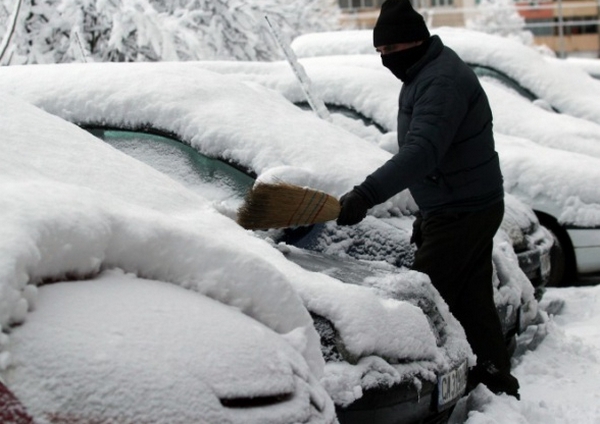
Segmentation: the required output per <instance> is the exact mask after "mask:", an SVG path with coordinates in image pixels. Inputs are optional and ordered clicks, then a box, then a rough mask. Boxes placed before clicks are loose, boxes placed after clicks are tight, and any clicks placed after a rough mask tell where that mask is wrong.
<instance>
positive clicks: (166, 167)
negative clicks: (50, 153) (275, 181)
mask: <svg viewBox="0 0 600 424" xmlns="http://www.w3.org/2000/svg"><path fill="white" fill-rule="evenodd" d="M88 131H90V132H91V133H92V134H94V135H95V136H97V137H99V138H100V139H102V140H104V141H105V142H107V143H108V144H110V145H112V146H113V147H115V148H117V149H118V150H120V151H122V152H124V153H126V154H128V155H129V156H132V157H134V158H136V159H138V160H140V161H142V162H144V163H146V164H148V165H150V166H152V167H153V168H155V169H157V170H158V171H160V172H162V173H164V174H167V175H169V176H170V177H171V178H173V179H175V180H177V181H179V182H181V183H182V184H184V185H185V186H186V187H188V188H190V189H192V190H193V191H196V192H199V193H200V194H202V195H204V196H205V197H207V198H209V199H210V200H217V201H219V200H225V199H229V198H234V199H239V200H241V199H243V198H244V196H246V194H247V193H248V191H249V190H250V188H251V187H252V185H253V184H254V178H252V177H251V176H249V175H247V174H245V173H244V172H242V171H240V170H239V169H237V168H235V167H234V166H232V165H230V164H228V163H226V162H224V161H222V160H219V159H214V158H210V157H208V156H205V155H203V154H201V153H200V152H198V151H197V150H195V149H194V148H192V147H190V146H188V145H187V144H184V143H183V142H181V141H179V140H176V139H174V138H170V137H166V136H162V135H156V134H151V133H147V132H142V131H127V130H115V129H98V128H93V129H88Z"/></svg>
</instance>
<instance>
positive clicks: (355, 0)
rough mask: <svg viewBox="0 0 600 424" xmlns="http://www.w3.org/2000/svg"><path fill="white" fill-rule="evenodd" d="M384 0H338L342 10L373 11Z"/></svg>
mask: <svg viewBox="0 0 600 424" xmlns="http://www.w3.org/2000/svg"><path fill="white" fill-rule="evenodd" d="M383 1H384V0H338V4H339V5H340V9H342V10H349V9H352V10H360V9H373V8H379V7H381V4H382V3H383Z"/></svg>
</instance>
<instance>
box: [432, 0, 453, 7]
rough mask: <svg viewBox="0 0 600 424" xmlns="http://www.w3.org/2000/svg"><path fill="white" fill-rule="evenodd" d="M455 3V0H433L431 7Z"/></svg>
mask: <svg viewBox="0 0 600 424" xmlns="http://www.w3.org/2000/svg"><path fill="white" fill-rule="evenodd" d="M453 4H454V0H431V7H448V6H452V5H453Z"/></svg>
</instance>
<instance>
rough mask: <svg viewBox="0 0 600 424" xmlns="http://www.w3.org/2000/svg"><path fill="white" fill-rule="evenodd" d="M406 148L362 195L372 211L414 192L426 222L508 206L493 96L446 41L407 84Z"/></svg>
mask: <svg viewBox="0 0 600 424" xmlns="http://www.w3.org/2000/svg"><path fill="white" fill-rule="evenodd" d="M398 145H399V151H398V153H397V154H396V155H394V156H393V157H392V158H391V159H390V160H389V161H388V162H386V163H385V164H384V165H383V166H382V167H380V168H379V169H377V170H376V171H375V172H373V173H372V174H371V175H369V176H368V177H367V178H366V180H365V181H364V182H363V183H362V184H360V185H359V186H357V187H356V189H357V190H358V191H359V192H360V193H361V194H363V195H365V196H366V197H367V198H368V199H369V201H370V202H371V204H379V203H382V202H384V201H386V200H387V199H389V198H390V197H392V196H393V195H395V194H397V193H399V192H400V191H402V190H404V189H406V188H408V189H410V192H411V194H412V196H413V198H414V199H415V201H416V203H417V205H418V206H419V208H420V210H421V213H422V214H423V215H425V216H427V215H428V214H431V213H435V212H439V211H442V210H443V211H468V210H478V209H482V208H485V207H487V206H490V205H492V204H494V203H496V202H499V201H500V200H502V198H503V196H504V191H503V188H502V174H501V172H500V164H499V160H498V154H497V153H496V151H495V146H494V138H493V134H492V112H491V110H490V106H489V103H488V99H487V96H486V94H485V92H484V91H483V88H482V87H481V85H480V83H479V80H478V79H477V76H476V75H475V74H474V72H473V71H472V70H471V69H470V68H469V67H468V66H467V65H466V64H465V63H464V62H463V61H462V60H461V59H460V58H459V57H458V56H457V55H456V53H455V52H454V51H452V50H451V49H449V48H448V47H446V46H444V45H443V43H442V41H441V39H440V38H439V37H438V36H433V37H431V39H430V40H429V47H428V48H427V51H426V52H425V54H424V56H423V57H422V58H421V59H419V60H418V61H417V62H416V63H415V65H413V66H412V67H410V68H409V69H408V71H407V74H406V78H405V79H404V84H403V86H402V90H401V91H400V100H399V111H398Z"/></svg>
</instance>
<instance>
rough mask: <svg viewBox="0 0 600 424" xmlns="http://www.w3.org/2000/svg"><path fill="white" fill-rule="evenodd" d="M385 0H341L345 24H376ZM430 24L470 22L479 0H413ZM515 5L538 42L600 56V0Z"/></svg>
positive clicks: (561, 53)
mask: <svg viewBox="0 0 600 424" xmlns="http://www.w3.org/2000/svg"><path fill="white" fill-rule="evenodd" d="M383 1H384V0H338V2H339V5H340V8H341V9H342V25H343V26H344V27H346V28H362V29H366V28H373V25H374V24H375V21H376V20H377V16H378V15H379V9H380V7H381V4H382V3H383ZM412 3H413V6H414V7H415V8H416V9H418V10H419V11H420V12H421V13H422V14H423V15H424V16H425V17H426V19H427V22H428V25H429V26H430V27H439V26H466V23H467V22H468V21H469V19H470V18H472V17H473V16H475V14H477V13H479V11H478V3H479V0H412ZM507 7H514V8H515V9H516V11H517V12H518V13H519V14H520V15H521V16H522V17H523V18H524V19H525V26H524V29H526V30H528V31H531V32H532V33H533V35H534V42H535V43H536V44H540V45H546V46H548V47H549V48H551V49H552V50H554V51H555V52H556V53H557V55H558V56H563V57H564V56H588V57H600V33H599V31H598V25H599V23H600V22H599V10H600V0H594V1H592V0H530V1H520V0H516V1H515V2H514V3H512V4H508V5H507Z"/></svg>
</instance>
